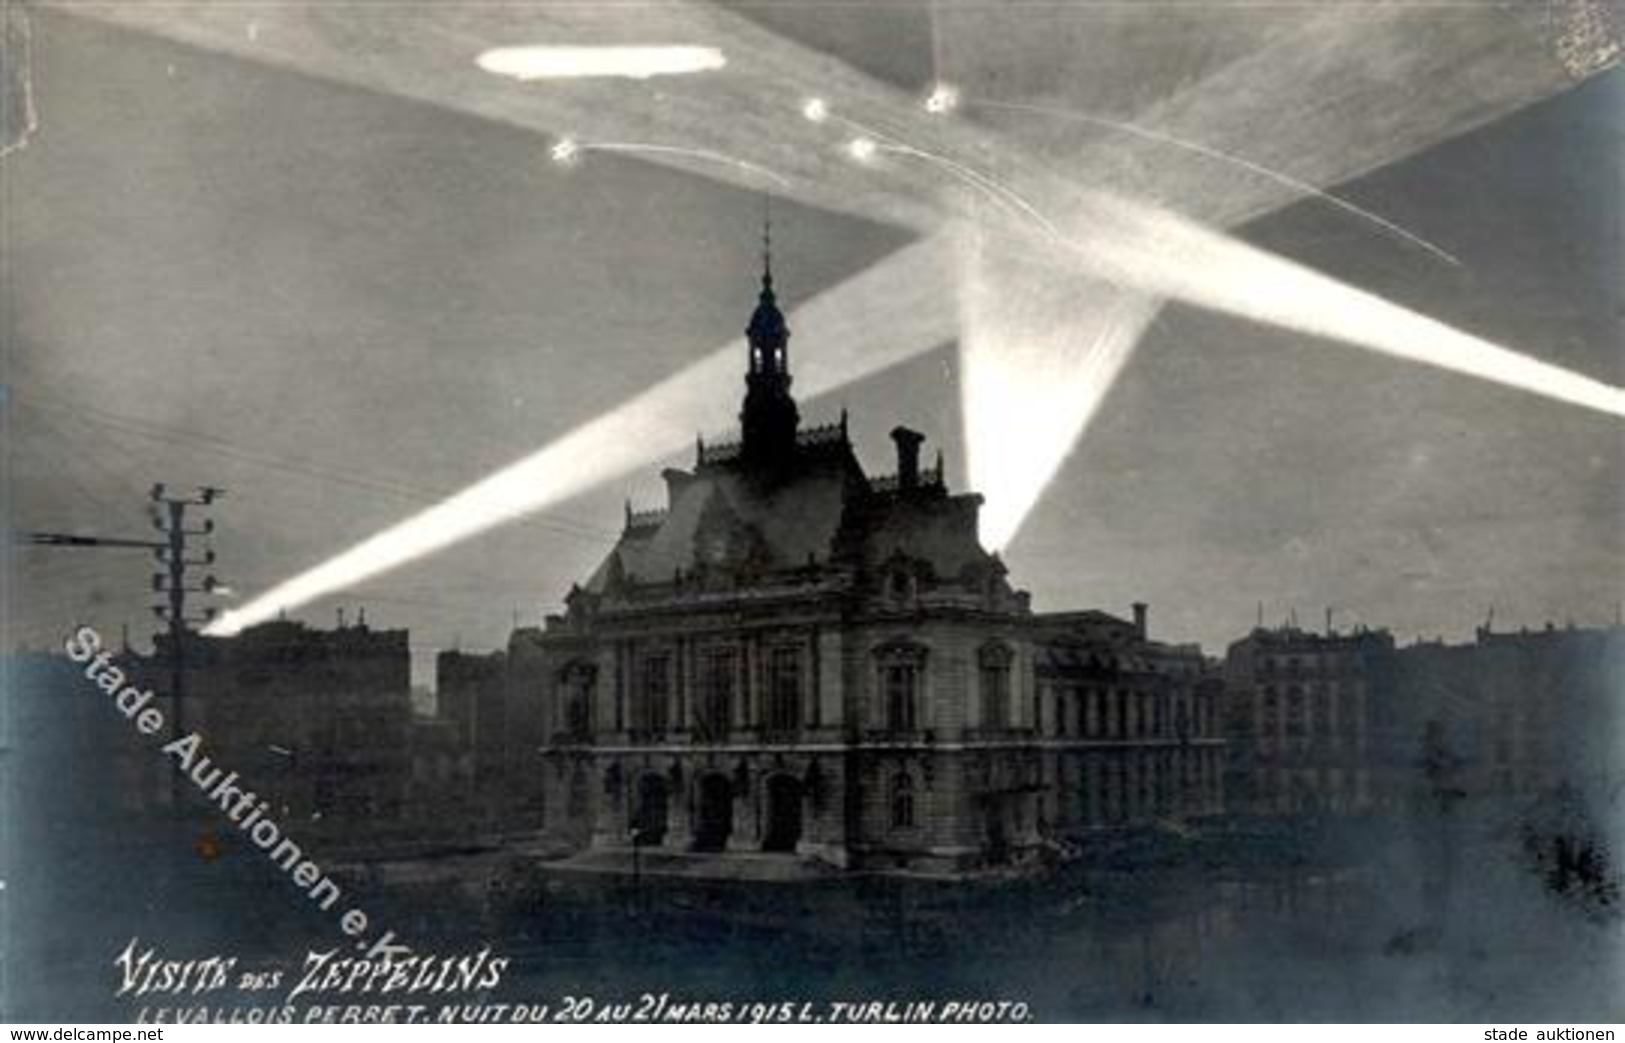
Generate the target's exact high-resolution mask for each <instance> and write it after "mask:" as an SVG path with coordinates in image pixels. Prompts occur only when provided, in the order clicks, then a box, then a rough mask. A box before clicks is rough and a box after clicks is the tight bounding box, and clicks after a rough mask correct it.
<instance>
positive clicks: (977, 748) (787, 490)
mask: <svg viewBox="0 0 1625 1043" xmlns="http://www.w3.org/2000/svg"><path fill="white" fill-rule="evenodd" d="M746 332H747V341H748V359H747V360H746V361H747V371H746V375H745V396H744V403H743V407H742V409H741V411H740V414H739V420H740V436H739V439H738V441H737V442H732V443H728V444H705V443H704V442H700V443H699V444H698V445H697V447H696V452H695V457H694V462H693V465H692V466H691V467H690V468H688V469H675V468H674V469H669V470H667V471H666V472H665V473H664V478H665V483H666V491H667V504H666V506H665V507H664V508H662V509H660V510H654V511H647V512H635V511H633V510H631V509H630V507H629V508H628V511H627V515H626V518H625V524H624V528H623V531H622V532H621V535H620V537H619V540H618V541H617V543H616V544H615V546H614V548H613V549H612V550H611V551H610V553H609V555H608V556H607V557H606V558H605V559H604V561H603V563H602V564H601V565H600V566H599V568H598V569H597V570H596V571H595V572H594V573H593V574H592V575H591V577H589V578H588V579H587V580H586V581H585V582H584V583H581V584H579V585H577V586H575V587H573V588H572V589H571V590H570V591H569V593H568V595H567V597H566V599H565V611H564V612H563V613H562V614H560V615H555V616H550V617H549V618H548V619H547V621H546V624H545V626H544V627H541V628H524V629H520V630H517V631H515V632H514V634H513V637H512V640H511V641H510V645H509V649H508V651H507V655H506V670H507V677H508V681H507V700H506V701H507V704H508V709H507V714H506V716H507V724H506V726H505V727H506V729H507V732H508V739H509V745H510V753H509V755H508V757H509V764H510V766H511V769H512V771H511V772H510V776H509V777H510V784H511V785H513V786H515V787H516V788H517V789H518V790H520V791H522V792H516V793H514V794H512V795H511V799H512V800H513V803H514V805H515V806H516V807H523V808H527V809H533V811H534V814H535V816H536V821H535V822H534V823H533V824H534V825H535V826H536V827H538V828H540V829H542V830H543V831H545V832H546V833H548V834H549V835H551V836H553V837H554V838H560V839H564V840H567V841H569V842H570V843H572V844H575V845H579V846H580V847H581V848H583V849H587V848H622V847H628V846H631V845H634V844H636V845H638V846H641V847H644V848H660V849H665V850H669V851H685V852H716V853H726V852H736V851H738V852H745V851H748V852H768V853H773V852H778V853H783V854H786V855H792V854H793V855H799V856H802V857H806V858H812V859H817V860H820V861H823V862H826V863H829V864H832V865H835V866H841V867H847V868H855V869H869V870H876V869H878V870H893V869H904V870H928V871H949V872H960V871H967V870H974V869H977V868H981V867H986V866H991V865H998V864H1003V863H1008V862H1016V861H1021V860H1024V859H1027V858H1029V857H1031V856H1032V855H1034V854H1035V853H1036V852H1037V851H1038V850H1039V849H1041V848H1042V847H1044V846H1046V845H1053V844H1056V843H1060V842H1063V841H1064V840H1065V839H1066V838H1069V837H1074V836H1082V835H1085V834H1087V833H1088V832H1089V831H1090V830H1091V829H1095V828H1107V827H1110V826H1114V825H1122V824H1125V823H1129V822H1135V821H1139V822H1146V821H1150V820H1152V819H1154V818H1158V817H1189V816H1193V815H1201V814H1210V813H1214V812H1216V811H1217V810H1218V807H1219V803H1218V802H1219V793H1218V786H1219V778H1220V767H1221V764H1220V758H1219V747H1220V740H1219V739H1218V738H1217V735H1218V726H1217V724H1216V723H1215V722H1216V711H1215V709H1214V707H1215V705H1216V701H1217V698H1218V692H1217V689H1216V688H1208V687H1204V685H1203V683H1202V679H1203V676H1204V664H1203V661H1202V659H1201V656H1200V653H1199V652H1198V651H1196V650H1194V649H1190V648H1174V647H1170V646H1164V645H1159V644H1156V643H1154V642H1151V641H1149V640H1148V638H1147V636H1146V634H1145V618H1144V609H1143V607H1140V608H1139V609H1138V611H1137V618H1136V619H1135V620H1122V619H1116V618H1115V617H1111V616H1108V615H1106V614H1104V613H1098V612H1097V613H1073V614H1065V615H1049V616H1046V615H1041V614H1037V613H1034V612H1033V611H1032V609H1031V607H1030V605H1029V600H1028V596H1027V594H1026V593H1024V592H1022V591H1019V590H1016V589H1014V588H1013V587H1012V585H1011V584H1010V582H1009V578H1008V576H1007V574H1006V569H1005V567H1004V565H1003V564H1002V563H1001V561H1000V560H999V557H998V556H997V555H996V554H993V553H990V552H988V551H987V550H986V549H984V548H983V546H982V545H981V543H980V541H979V538H978V533H977V519H978V511H979V508H980V506H981V502H982V501H981V497H980V496H978V495H976V494H974V493H960V492H953V491H951V490H950V489H949V488H948V486H947V483H946V481H945V479H944V475H943V467H942V461H941V456H940V454H938V455H937V458H936V460H935V462H934V463H932V464H930V465H929V466H928V465H926V464H924V463H922V459H921V447H922V442H923V441H924V438H923V436H922V435H920V434H919V433H917V432H914V431H911V430H908V429H907V428H903V427H898V428H896V429H895V430H893V431H892V432H891V436H892V440H893V441H894V442H895V445H896V470H895V472H894V473H892V474H888V475H880V476H876V475H870V474H868V473H866V472H865V470H864V468H863V466H862V464H861V463H860V462H859V460H858V459H857V456H856V454H855V453H854V450H853V446H852V443H851V441H850V440H849V439H848V435H847V423H846V417H845V415H844V413H843V415H842V416H841V418H840V420H839V421H838V422H836V423H832V424H827V425H824V426H808V425H805V424H804V423H803V422H802V417H801V414H800V411H799V410H798V408H797V404H796V401H795V398H794V396H793V395H792V393H791V384H792V380H791V369H790V353H789V343H790V330H789V329H788V327H787V324H786V322H785V318H784V315H783V313H782V312H781V311H780V309H779V305H778V302H777V300H776V297H775V293H774V287H773V278H772V273H771V268H766V269H765V270H764V273H763V276H762V285H761V293H760V297H759V301H758V303H757V306H756V309H755V312H754V314H753V315H752V316H751V319H750V323H749V326H748V328H747V331H746Z"/></svg>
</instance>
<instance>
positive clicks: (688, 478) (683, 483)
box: [660, 467, 694, 507]
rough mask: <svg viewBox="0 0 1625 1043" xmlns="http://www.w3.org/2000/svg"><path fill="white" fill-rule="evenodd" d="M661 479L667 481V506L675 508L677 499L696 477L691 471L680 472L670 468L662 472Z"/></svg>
mask: <svg viewBox="0 0 1625 1043" xmlns="http://www.w3.org/2000/svg"><path fill="white" fill-rule="evenodd" d="M660 477H662V478H664V479H665V480H666V506H667V507H674V506H676V504H677V497H678V496H680V495H681V494H682V492H683V490H684V489H686V488H688V486H689V484H690V483H692V482H693V481H694V475H693V474H692V473H691V472H689V471H680V470H678V469H677V468H675V467H668V468H666V469H665V470H664V471H661V472H660Z"/></svg>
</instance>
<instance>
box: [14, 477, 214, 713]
mask: <svg viewBox="0 0 1625 1043" xmlns="http://www.w3.org/2000/svg"><path fill="white" fill-rule="evenodd" d="M224 492H225V490H223V489H218V488H215V487H214V486H202V487H200V488H199V489H198V490H197V492H196V493H195V494H194V495H192V496H186V497H175V496H169V495H167V493H166V491H165V488H164V486H163V485H162V484H159V485H154V486H153V487H152V491H151V493H150V494H149V496H150V498H151V500H152V505H153V508H152V509H153V518H152V523H153V526H154V527H156V528H157V529H158V530H159V531H160V532H161V533H163V538H162V539H157V540H142V539H132V538H130V537H125V536H82V535H79V534H77V533H67V532H25V533H19V534H18V542H20V543H24V544H29V545H32V546H35V547H97V548H108V547H110V548H115V549H135V550H150V551H151V552H152V555H153V557H154V558H156V559H157V560H158V561H160V562H162V563H163V564H164V565H165V566H166V568H165V570H164V571H163V572H158V573H154V574H153V577H152V589H153V591H154V592H155V593H158V594H162V595H164V604H161V605H154V606H153V612H154V613H155V614H156V615H157V616H158V617H159V618H160V619H162V620H164V621H165V622H166V623H168V624H169V648H170V655H169V659H170V674H169V684H170V697H171V698H172V699H173V700H174V721H175V735H176V737H179V736H180V735H181V734H182V728H181V716H182V713H183V711H182V709H181V702H182V697H183V695H184V689H185V687H186V674H185V670H184V667H185V652H184V648H185V646H186V634H187V630H186V625H187V623H195V622H203V621H206V620H208V619H212V618H213V617H214V609H212V608H209V609H205V610H204V611H203V613H202V614H201V615H200V616H188V615H187V614H186V611H187V610H186V595H187V594H212V593H214V591H215V590H216V589H217V588H218V587H219V586H220V584H219V581H217V580H216V579H215V578H214V576H212V575H211V576H205V577H204V579H203V583H202V585H200V586H196V587H188V586H187V585H186V570H187V568H188V567H189V566H194V565H213V564H214V551H213V550H212V549H210V548H205V549H204V551H203V555H202V557H199V558H189V557H187V551H188V546H187V541H188V539H190V538H192V537H197V536H208V535H210V534H211V533H213V532H214V522H213V521H209V520H205V521H204V523H203V525H202V527H201V528H197V529H188V528H187V527H186V510H187V508H188V507H207V506H209V505H210V504H212V503H213V502H214V501H215V500H217V499H219V498H220V496H222V495H223V494H224Z"/></svg>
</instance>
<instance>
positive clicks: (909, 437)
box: [891, 427, 925, 489]
mask: <svg viewBox="0 0 1625 1043" xmlns="http://www.w3.org/2000/svg"><path fill="white" fill-rule="evenodd" d="M891 440H892V441H893V442H896V443H897V486H898V488H900V489H914V488H917V487H918V486H919V484H920V443H921V442H924V441H925V436H924V435H922V434H920V433H919V432H918V431H910V430H909V429H908V428H906V427H894V428H892V429H891Z"/></svg>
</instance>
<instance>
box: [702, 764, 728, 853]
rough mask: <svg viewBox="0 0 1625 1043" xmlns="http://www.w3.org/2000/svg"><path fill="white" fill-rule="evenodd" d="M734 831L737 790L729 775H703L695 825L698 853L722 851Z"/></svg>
mask: <svg viewBox="0 0 1625 1043" xmlns="http://www.w3.org/2000/svg"><path fill="white" fill-rule="evenodd" d="M733 828H734V788H733V783H731V782H729V781H728V776H726V775H702V776H700V781H699V808H698V812H697V814H696V815H695V823H694V850H696V851H721V850H723V849H724V848H726V847H727V846H728V835H729V834H731V833H732V832H733Z"/></svg>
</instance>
